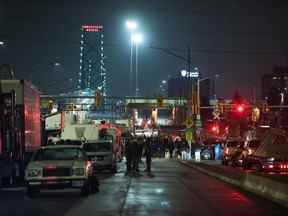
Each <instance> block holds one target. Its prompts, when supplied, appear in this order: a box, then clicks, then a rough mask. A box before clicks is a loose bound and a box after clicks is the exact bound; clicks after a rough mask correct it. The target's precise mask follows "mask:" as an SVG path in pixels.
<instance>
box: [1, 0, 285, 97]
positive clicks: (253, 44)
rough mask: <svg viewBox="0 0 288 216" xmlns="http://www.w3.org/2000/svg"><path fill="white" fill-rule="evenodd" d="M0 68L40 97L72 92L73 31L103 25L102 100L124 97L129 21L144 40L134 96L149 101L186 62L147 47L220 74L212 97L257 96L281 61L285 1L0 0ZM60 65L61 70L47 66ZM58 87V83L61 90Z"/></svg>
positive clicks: (75, 33)
mask: <svg viewBox="0 0 288 216" xmlns="http://www.w3.org/2000/svg"><path fill="white" fill-rule="evenodd" d="M0 2H1V3H0V27H1V30H0V41H5V42H6V43H7V45H6V47H4V48H0V63H10V64H13V65H15V67H16V76H17V77H19V78H26V79H31V80H32V81H33V83H35V85H36V86H38V87H39V88H40V89H41V90H42V91H43V92H44V93H57V92H58V93H59V92H65V91H71V90H72V88H73V82H74V81H75V79H76V78H77V73H78V72H79V50H80V49H79V46H80V43H79V41H80V26H81V25H82V24H102V25H103V26H104V28H105V32H104V34H105V38H104V41H105V44H106V46H105V55H106V56H107V59H106V68H107V73H108V83H109V94H110V95H115V96H116V95H117V96H120V95H125V94H127V93H128V82H127V80H129V79H128V77H129V54H130V53H129V51H130V50H129V34H128V32H127V30H126V29H125V21H126V19H128V18H134V19H136V20H137V21H138V23H139V26H140V29H141V32H142V33H143V34H144V43H143V45H142V46H141V47H140V50H139V73H140V78H139V81H140V92H141V94H142V95H152V94H153V93H154V92H155V91H156V90H157V89H158V86H159V84H160V80H163V79H167V77H168V76H176V75H177V74H179V73H180V71H181V70H182V69H184V68H185V66H186V63H185V62H183V61H181V60H179V59H176V58H175V57H173V56H169V55H167V54H165V53H162V52H160V51H157V50H153V49H151V48H149V46H156V47H164V48H169V49H173V50H175V51H177V52H178V54H180V55H185V48H186V47H187V45H188V44H190V46H191V49H192V64H193V66H197V67H199V68H200V71H201V73H202V74H201V75H202V77H206V76H211V75H213V74H221V75H220V77H219V78H218V79H217V82H216V84H217V86H216V90H217V94H218V95H219V96H221V97H231V96H232V95H233V92H234V90H235V89H239V91H240V93H241V94H242V95H245V96H247V97H251V95H252V89H253V87H256V88H257V95H258V96H260V93H261V92H260V80H261V75H263V74H265V73H270V72H272V69H273V65H275V64H280V65H281V64H286V65H287V63H288V39H287V38H288V28H287V21H288V13H287V11H288V2H287V1H286V0H246V1H245V0H221V1H219V0H178V1H176V0H175V1H169V0H154V1H148V0H146V1H136V0H134V1H132V0H131V1H125V0H121V1H120V0H118V1H112V0H105V1H97V0H94V1H92V0H89V1H88V0H81V1H72V0H70V1H68V0H63V1H61V0H57V1H56V0H55V1H53V0H49V1H48V0H47V1H44V0H42V1H41V0H37V1H36V0H35V1H33V0H30V1H29V0H7V1H4V0H0ZM55 62H59V63H60V64H61V66H60V67H55V66H54V63H55ZM63 84H64V85H63Z"/></svg>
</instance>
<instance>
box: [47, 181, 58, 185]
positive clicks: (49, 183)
mask: <svg viewBox="0 0 288 216" xmlns="http://www.w3.org/2000/svg"><path fill="white" fill-rule="evenodd" d="M57 183H58V182H57V181H47V182H46V184H48V185H55V184H57Z"/></svg>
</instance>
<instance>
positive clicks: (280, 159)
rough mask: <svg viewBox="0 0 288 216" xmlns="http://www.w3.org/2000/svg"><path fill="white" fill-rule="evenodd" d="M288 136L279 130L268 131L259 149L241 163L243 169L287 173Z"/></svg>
mask: <svg viewBox="0 0 288 216" xmlns="http://www.w3.org/2000/svg"><path fill="white" fill-rule="evenodd" d="M287 137H288V134H287V132H286V131H283V130H280V129H270V130H269V131H267V132H266V133H265V135H264V137H263V139H262V140H261V142H260V145H259V147H258V148H257V149H256V150H255V152H253V153H252V154H251V155H248V156H247V157H246V158H245V160H244V161H243V167H244V169H250V168H256V170H257V171H268V172H288V138H287Z"/></svg>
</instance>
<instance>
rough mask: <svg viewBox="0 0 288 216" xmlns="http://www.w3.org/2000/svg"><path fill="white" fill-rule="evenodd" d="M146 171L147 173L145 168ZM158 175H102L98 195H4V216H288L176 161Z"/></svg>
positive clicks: (157, 169) (159, 162)
mask: <svg viewBox="0 0 288 216" xmlns="http://www.w3.org/2000/svg"><path fill="white" fill-rule="evenodd" d="M142 168H143V167H142ZM153 175H154V176H148V175H146V174H144V173H143V172H142V173H141V176H139V177H128V176H125V175H124V164H120V171H119V173H117V174H116V175H115V176H112V175H110V174H109V173H106V174H105V173H104V174H101V176H100V178H101V186H100V192H99V193H98V194H94V195H90V196H88V197H81V196H80V195H79V191H75V190H66V191H56V192H55V191H51V192H43V193H41V194H40V195H39V196H38V197H36V198H33V199H30V198H28V197H27V196H26V195H25V190H24V189H23V188H17V189H3V190H2V191H0V207H1V209H0V212H1V216H6V215H12V216H17V215H21V216H23V215H29V216H34V215H35V216H48V215H52V216H58V215H59V216H60V215H61V216H63V215H65V216H82V215H85V216H92V215H93V216H95V215H99V216H110V215H111V216H114V215H123V216H126V215H127V216H128V215H131V216H132V215H133V216H162V215H171V216H172V215H173V216H176V215H179V216H186V215H201V216H202V215H203V216H206V215H207V216H208V215H215V216H216V215H217V216H220V215H227V216H228V215H229V216H231V215H233V216H237V215H239V216H243V215H245V216H250V215H255V216H256V215H257V216H258V215H269V216H270V215H286V214H287V210H288V209H286V208H284V207H280V206H278V205H276V204H274V203H271V202H270V201H267V200H264V199H262V198H259V197H257V196H255V195H253V194H249V193H246V192H243V191H241V190H239V189H237V188H235V187H233V186H231V185H228V184H225V183H223V182H221V181H219V180H217V179H214V178H212V177H209V176H207V175H204V174H202V173H200V172H198V171H196V170H194V169H192V168H189V167H186V166H185V165H182V164H180V163H179V162H177V161H175V160H165V159H155V160H154V161H153Z"/></svg>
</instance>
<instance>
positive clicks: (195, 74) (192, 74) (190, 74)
mask: <svg viewBox="0 0 288 216" xmlns="http://www.w3.org/2000/svg"><path fill="white" fill-rule="evenodd" d="M181 76H182V77H190V78H193V77H195V78H197V77H199V72H198V71H192V72H188V71H186V70H182V71H181Z"/></svg>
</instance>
